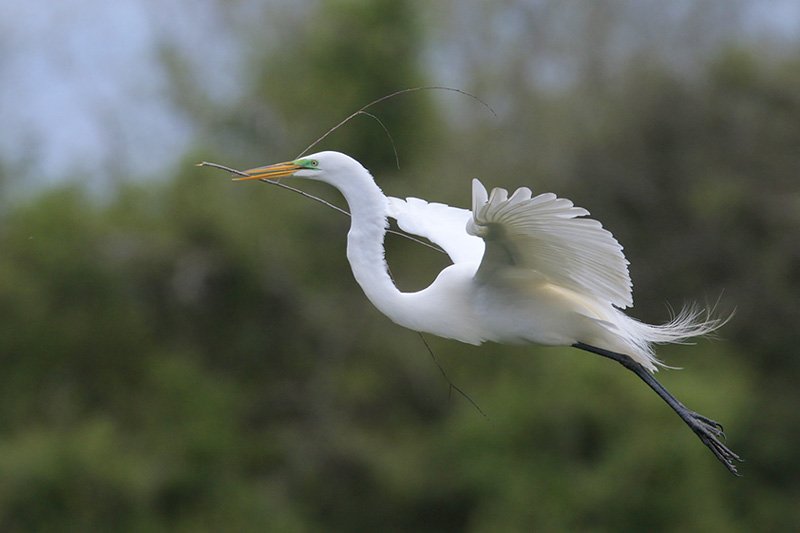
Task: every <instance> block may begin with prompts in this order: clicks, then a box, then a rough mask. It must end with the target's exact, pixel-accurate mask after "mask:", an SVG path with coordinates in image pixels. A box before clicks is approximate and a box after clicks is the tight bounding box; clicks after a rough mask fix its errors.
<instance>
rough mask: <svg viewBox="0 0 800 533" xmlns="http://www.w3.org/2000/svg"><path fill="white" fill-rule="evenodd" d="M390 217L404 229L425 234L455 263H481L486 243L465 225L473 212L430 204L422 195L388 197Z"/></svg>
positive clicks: (416, 233)
mask: <svg viewBox="0 0 800 533" xmlns="http://www.w3.org/2000/svg"><path fill="white" fill-rule="evenodd" d="M388 200H389V213H388V214H389V216H390V217H392V218H394V219H395V220H396V221H397V225H398V227H399V228H400V229H402V230H403V231H406V232H408V233H412V234H414V235H419V236H420V237H425V238H426V239H428V240H429V241H431V242H433V243H435V244H437V245H439V246H440V247H441V248H442V249H443V250H444V251H445V252H447V255H449V256H450V259H451V260H452V261H453V263H460V262H464V261H473V262H476V263H477V262H479V261H480V260H481V257H483V250H484V244H483V241H482V240H481V239H479V238H478V237H475V236H473V235H470V234H468V233H467V232H466V230H465V228H466V226H467V222H468V221H469V220H471V219H472V212H470V211H469V210H468V209H459V208H457V207H450V206H449V205H445V204H440V203H433V202H431V203H429V202H426V201H425V200H420V199H419V198H406V199H405V200H403V199H401V198H392V197H389V198H388Z"/></svg>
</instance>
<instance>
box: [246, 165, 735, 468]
mask: <svg viewBox="0 0 800 533" xmlns="http://www.w3.org/2000/svg"><path fill="white" fill-rule="evenodd" d="M246 174H247V175H246V176H243V177H239V178H236V179H238V180H251V179H262V180H263V179H266V180H276V179H280V178H285V177H289V176H292V177H296V178H304V179H309V180H316V181H321V182H324V183H328V184H330V185H332V186H334V187H336V188H337V189H338V190H339V191H340V192H341V193H342V195H343V196H344V198H345V200H346V201H347V204H348V205H349V207H350V214H351V226H350V231H349V233H348V235H347V259H348V260H349V261H350V265H351V267H352V270H353V275H354V276H355V279H356V281H357V282H358V284H359V285H360V286H361V288H362V289H363V290H364V293H365V294H366V296H367V298H369V300H370V301H371V302H372V303H373V304H374V305H375V307H377V308H378V309H379V310H380V311H381V312H383V313H384V314H385V315H386V316H388V317H389V318H390V319H391V320H392V321H394V322H395V323H397V324H399V325H401V326H404V327H406V328H409V329H412V330H415V331H420V332H426V333H432V334H434V335H439V336H440V337H445V338H449V339H455V340H458V341H462V342H466V343H470V344H480V343H483V342H486V341H493V342H500V343H537V344H545V345H552V346H574V347H576V348H580V349H581V350H585V351H588V352H592V353H595V354H597V355H601V356H603V357H607V358H609V359H613V360H615V361H617V362H619V363H620V364H622V365H623V366H624V367H625V368H627V369H628V370H630V371H632V372H633V373H635V374H636V375H637V376H639V378H641V379H642V380H643V381H644V382H645V383H647V385H649V386H650V388H652V389H653V390H654V391H655V392H656V393H657V394H658V395H659V396H660V397H661V398H662V399H663V400H664V401H665V402H666V403H667V404H668V405H669V406H670V407H671V408H672V409H673V410H674V411H675V412H676V413H677V414H678V416H680V417H681V418H682V419H683V421H684V422H686V424H687V425H688V426H689V427H690V428H691V429H692V431H694V432H695V434H696V435H697V436H698V437H699V438H700V440H701V441H702V442H703V443H704V444H705V445H706V446H708V448H709V449H710V450H711V451H712V452H713V453H714V455H715V456H716V457H717V458H718V459H719V460H720V461H721V462H722V463H723V464H724V465H725V466H726V467H727V468H728V470H730V471H731V472H732V473H734V474H735V473H736V465H735V461H738V460H739V457H738V456H737V455H736V454H735V453H734V452H732V451H731V450H730V449H728V447H727V446H725V445H724V444H723V443H722V442H721V441H720V438H722V437H723V433H722V426H721V425H720V424H718V423H717V422H715V421H713V420H711V419H709V418H706V417H704V416H702V415H700V414H698V413H695V412H694V411H691V410H690V409H688V408H686V407H685V406H684V405H683V404H681V402H679V401H678V400H677V399H676V398H675V397H674V396H672V395H671V394H670V393H669V392H668V391H667V390H666V389H665V388H664V387H663V386H662V385H661V384H660V383H659V382H658V381H657V380H656V379H655V377H654V376H653V374H652V373H653V372H654V371H655V370H656V369H657V365H659V361H658V360H657V359H656V357H655V354H654V352H653V344H661V343H676V342H683V341H685V340H687V339H689V338H691V337H695V336H698V335H704V334H706V333H709V332H711V331H713V330H714V329H716V328H717V327H719V326H720V325H721V321H719V320H715V319H712V318H709V317H707V316H706V315H703V314H701V313H700V312H699V311H698V310H695V309H691V308H686V309H684V310H683V311H682V312H681V313H679V314H678V315H677V316H676V317H675V318H674V319H673V320H672V321H670V322H669V323H667V324H662V325H650V324H645V323H643V322H640V321H638V320H636V319H633V318H631V317H629V316H627V315H626V314H625V313H623V312H622V309H624V308H626V307H630V306H631V305H632V304H633V299H632V296H631V280H630V276H629V274H628V267H627V265H628V262H627V260H626V259H625V256H624V255H623V253H622V247H621V246H620V244H619V243H618V242H617V240H616V239H615V238H614V236H613V235H611V233H610V232H608V231H607V230H606V229H604V228H603V226H602V225H601V224H600V223H599V222H597V221H596V220H592V219H590V218H585V217H586V215H588V214H589V212H588V211H586V210H585V209H582V208H580V207H575V206H574V205H573V204H572V202H570V201H569V200H566V199H563V198H558V197H556V196H555V195H554V194H551V193H545V194H539V195H537V196H533V195H532V193H531V191H530V189H528V188H525V187H523V188H520V189H517V190H516V191H515V192H514V193H513V194H512V195H510V196H509V195H508V192H507V191H506V190H504V189H499V188H496V189H492V191H491V192H490V193H487V191H486V189H485V188H484V186H483V185H482V184H481V182H480V181H478V180H473V181H472V209H471V210H468V209H459V208H455V207H450V206H447V205H444V204H439V203H429V202H426V201H424V200H420V199H417V198H407V199H405V200H402V199H400V198H391V197H387V196H385V195H384V194H383V193H382V192H381V189H380V188H379V187H378V186H377V185H376V184H375V180H374V179H373V178H372V176H371V175H370V173H369V172H368V171H367V170H366V169H365V168H364V167H363V166H362V165H361V164H360V163H358V161H356V160H354V159H352V158H351V157H349V156H347V155H344V154H341V153H338V152H320V153H318V154H313V155H309V156H306V157H303V158H301V159H297V160H295V161H289V162H285V163H278V164H275V165H270V166H266V167H259V168H255V169H252V170H248V171H247V172H246ZM389 218H393V219H395V220H396V221H397V225H398V226H399V227H400V228H401V229H402V230H404V231H406V232H408V233H411V234H415V235H419V236H421V237H424V238H426V239H428V240H430V241H431V242H433V243H435V244H437V245H438V246H439V247H441V248H442V249H443V250H444V251H445V252H446V253H447V255H448V256H449V257H450V259H451V261H452V263H453V264H451V265H449V266H448V267H446V268H445V269H444V270H442V272H441V273H440V274H439V275H438V276H437V277H436V279H435V280H434V282H433V283H431V285H430V286H429V287H427V288H426V289H423V290H421V291H418V292H401V291H400V290H399V289H398V288H397V287H396V286H395V285H394V283H393V282H392V278H391V276H390V275H389V271H388V268H387V265H386V261H385V258H384V248H383V240H384V237H385V235H386V231H387V225H388V219H389Z"/></svg>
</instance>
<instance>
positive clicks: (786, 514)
mask: <svg viewBox="0 0 800 533" xmlns="http://www.w3.org/2000/svg"><path fill="white" fill-rule="evenodd" d="M0 79H2V84H0V123H1V124H2V127H1V128H0V529H2V530H3V531H27V530H37V531H40V530H48V531H55V530H65V529H68V530H90V529H94V530H118V531H125V530H138V531H141V530H154V531H159V530H161V531H167V530H169V531H172V530H178V531H180V530H191V531H203V530H208V531H211V530H216V531H222V530H240V531H247V530H253V531H265V530H272V531H372V530H378V529H380V530H397V531H401V530H414V531H531V530H538V531H544V530H551V531H552V530H597V531H603V530H609V531H611V530H613V531H620V530H627V531H640V530H645V529H646V530H649V531H659V530H663V531H668V530H680V531H700V530H702V531H754V530H758V531H789V530H796V528H797V526H798V524H800V507H798V505H797V503H798V502H799V501H800V462H799V461H798V459H797V453H798V450H800V392H798V370H799V369H800V357H799V356H798V353H797V350H798V348H797V347H798V345H800V328H798V323H800V306H798V303H797V297H798V294H800V238H799V237H798V229H799V228H800V5H798V3H797V2H793V1H779V0H775V1H768V2H761V1H755V0H730V1H728V0H726V1H722V0H720V1H707V2H691V1H688V0H686V1H674V2H661V1H655V0H642V1H637V2H627V1H618V0H602V1H596V2H591V3H589V2H580V1H577V0H574V1H569V0H568V1H556V0H535V1H534V0H505V1H502V2H491V3H489V2H478V1H468V2H461V1H458V2H457V1H455V0H450V1H441V2H435V3H434V2H423V1H421V0H375V1H371V2H361V1H356V0H326V1H310V0H299V1H292V2H279V1H276V0H248V1H244V0H204V1H201V2H196V1H195V2H189V1H188V0H166V1H158V2H156V1H155V0H119V1H116V2H101V1H99V0H83V1H78V0H65V1H62V2H46V1H42V0H30V1H28V2H15V1H13V0H0ZM419 85H447V86H452V87H457V88H459V89H462V90H465V91H469V92H470V93H472V94H474V95H476V96H477V97H479V98H480V99H481V100H483V101H485V102H486V103H487V104H488V105H489V106H491V108H492V109H493V110H494V111H495V112H496V115H493V114H492V113H491V112H489V111H488V110H487V109H486V107H484V106H482V105H481V104H480V103H477V102H476V101H475V100H473V99H471V98H469V97H466V96H462V95H458V94H455V93H451V92H442V91H438V92H437V91H428V92H416V93H412V94H406V95H403V96H399V97H397V98H394V99H391V100H389V101H387V102H385V103H382V104H380V105H379V106H376V107H374V108H372V109H371V112H372V113H374V114H375V115H376V116H378V117H379V118H380V120H381V121H383V123H384V124H385V125H386V127H387V128H388V130H389V131H390V133H391V136H392V138H393V139H394V143H395V145H396V149H397V152H398V154H399V162H400V166H399V169H398V167H397V165H396V164H395V160H394V154H393V149H392V144H391V143H390V141H389V140H388V139H387V136H386V135H385V133H384V132H383V130H382V129H381V127H380V125H379V124H377V123H376V122H374V121H372V120H370V119H369V118H367V117H357V118H355V119H354V120H353V121H351V122H350V123H349V124H347V125H346V126H344V127H342V128H340V129H339V130H338V131H337V132H336V133H335V134H333V135H332V136H330V137H329V138H328V139H327V140H326V141H325V142H324V143H323V144H322V145H320V147H321V148H329V149H337V150H340V151H344V152H347V153H349V154H351V155H352V156H354V157H356V158H357V159H359V160H360V161H362V162H363V163H364V164H365V165H366V166H367V167H368V168H370V169H371V170H372V172H373V174H374V175H375V176H376V178H377V181H378V183H379V185H380V186H381V187H382V188H383V189H384V191H385V192H386V193H387V194H389V195H395V196H410V195H413V196H419V197H422V198H427V199H430V200H436V201H442V202H446V203H450V204H451V205H459V206H467V205H468V204H469V201H470V196H469V192H470V187H469V180H470V179H471V178H472V177H476V176H477V177H480V178H481V179H482V180H483V181H484V183H486V184H487V185H489V186H503V187H506V188H509V189H511V188H515V187H518V186H521V185H527V186H529V187H531V188H532V189H533V190H534V191H535V192H545V191H553V192H556V193H558V194H559V195H561V196H564V197H567V198H570V199H572V200H573V201H575V203H576V204H577V205H580V206H585V207H586V208H588V209H589V210H590V211H591V212H592V215H593V216H594V217H596V218H598V219H599V220H601V221H603V223H604V225H605V226H606V227H607V228H609V229H610V230H611V231H612V232H613V233H614V234H615V235H616V236H617V238H618V239H619V240H620V242H621V243H622V244H623V245H624V246H625V250H626V254H627V257H628V259H629V260H630V261H631V274H632V277H633V280H634V284H635V298H636V306H635V307H634V309H633V310H632V312H631V314H632V315H634V316H636V317H637V318H640V319H643V320H647V321H653V322H662V321H665V320H667V319H668V318H669V316H670V306H672V307H674V308H677V307H680V306H681V305H682V304H683V303H685V302H690V301H698V302H700V303H702V304H709V305H713V304H714V303H715V302H718V305H717V308H718V310H719V312H720V313H722V314H725V313H730V312H731V311H733V310H734V309H735V311H736V314H735V317H734V318H733V320H731V321H730V323H729V324H728V325H727V326H726V327H725V328H724V329H723V330H722V331H721V332H720V338H718V339H714V340H701V341H699V342H698V343H697V345H694V346H689V347H686V346H678V347H664V348H662V349H660V350H659V355H660V356H661V358H662V359H663V360H664V361H665V362H666V363H667V364H669V365H672V366H676V367H682V368H683V369H684V370H664V371H662V372H661V373H659V376H658V377H659V379H661V380H662V382H663V383H664V384H665V385H666V386H667V387H668V388H669V389H670V390H672V391H673V393H675V394H676V395H677V396H678V397H679V398H680V399H682V400H683V402H684V403H686V404H687V405H688V406H690V407H692V408H693V409H696V410H697V411H699V412H701V413H703V414H705V415H707V416H710V417H712V418H715V419H717V420H720V421H722V422H723V423H724V424H725V427H726V430H727V435H728V444H729V445H730V446H731V448H733V449H734V450H735V451H737V452H738V453H739V454H740V455H741V456H742V457H744V458H745V460H746V462H745V463H744V464H742V465H741V471H742V473H743V477H742V478H739V479H736V478H734V477H732V476H731V475H730V474H728V473H727V472H726V471H725V469H724V468H723V467H722V466H721V465H720V464H718V463H717V461H716V460H715V459H714V458H713V457H712V455H711V454H710V453H709V451H708V450H707V449H706V448H705V447H703V446H702V444H701V443H700V442H698V440H697V439H696V437H695V436H694V435H693V434H692V433H691V431H689V430H688V429H687V428H686V426H684V424H683V423H682V422H681V421H680V420H679V419H678V418H677V417H676V416H675V415H674V414H673V413H672V412H671V411H670V410H669V409H668V408H667V407H666V406H665V405H664V404H663V403H662V402H661V401H660V400H659V399H658V398H657V397H656V395H655V394H653V393H652V392H651V391H650V390H648V389H647V387H646V386H645V385H644V384H642V383H641V382H639V381H638V380H637V379H636V378H635V377H634V376H633V375H631V374H629V373H628V372H625V371H624V370H623V369H622V368H621V367H619V366H618V365H615V364H613V363H612V362H610V361H607V360H603V359H601V358H599V357H594V356H590V355H589V354H586V353H583V352H579V351H577V350H574V349H556V348H540V347H504V346H497V345H486V346H482V347H472V346H464V345H461V344H458V343H455V342H451V341H446V340H442V339H437V338H432V337H429V338H428V339H427V340H428V342H429V343H430V345H431V348H432V349H433V351H434V352H435V354H436V355H437V357H438V359H439V361H440V362H441V364H442V365H443V367H444V368H445V369H446V370H447V372H448V373H449V375H450V377H451V379H452V380H453V382H454V383H455V384H456V385H458V386H459V387H460V388H461V389H463V390H464V391H466V392H467V393H468V394H469V395H470V396H471V398H472V399H473V400H474V401H475V402H476V403H477V404H478V405H479V406H480V408H481V409H482V410H483V411H484V412H485V413H486V414H487V418H485V417H483V416H482V415H481V414H480V413H479V412H478V411H477V410H476V409H475V408H474V407H473V406H472V405H470V404H469V402H467V401H466V400H465V399H464V398H462V397H460V396H459V395H457V394H453V393H452V391H450V389H449V386H448V384H447V382H446V381H445V380H444V379H443V378H442V376H441V375H440V373H439V371H438V369H437V368H436V366H435V364H434V363H433V361H432V360H431V357H430V355H429V354H428V352H427V350H426V348H425V346H424V345H423V343H422V341H421V340H420V338H419V337H418V336H417V334H415V333H413V332H409V331H406V330H403V329H401V328H399V327H397V326H395V325H393V324H392V323H391V322H389V321H388V319H386V318H384V317H383V316H382V315H380V314H379V313H378V312H377V311H376V310H375V309H373V308H372V306H371V305H370V304H369V303H368V302H367V300H366V298H365V297H364V296H363V294H362V293H361V291H360V289H359V288H358V286H357V285H356V284H355V282H354V281H353V279H352V276H351V274H350V270H349V267H348V264H347V262H346V259H345V255H344V246H345V235H346V231H347V227H348V220H347V219H346V217H343V216H341V215H339V214H337V213H336V212H334V211H332V210H329V209H326V208H324V207H322V206H321V205H319V204H316V203H314V202H310V201H308V200H306V199H303V198H301V197H299V196H296V195H293V194H291V193H288V192H286V191H282V190H280V189H277V188H274V187H269V186H267V185H263V184H259V183H247V184H234V183H231V182H230V181H229V180H228V179H227V176H226V175H225V174H223V173H220V172H216V171H214V170H213V169H199V168H196V167H194V166H193V164H194V163H195V162H197V161H200V160H210V161H217V162H220V163H224V164H228V165H231V166H234V167H238V168H249V167H253V166H257V165H261V164H266V163H272V162H276V161H282V160H286V159H290V158H293V157H294V156H296V155H297V154H298V153H299V152H300V151H301V150H302V149H303V148H305V146H307V145H308V144H309V143H310V142H312V141H313V140H314V139H316V138H317V137H319V136H320V135H322V134H323V133H324V132H325V131H326V130H328V128H330V127H331V126H333V125H334V124H336V123H337V122H338V121H339V120H341V119H342V118H344V117H345V116H347V115H348V114H349V113H351V112H353V111H355V110H356V109H358V108H359V107H360V106H362V105H364V104H366V103H367V102H369V101H371V100H373V99H375V98H378V97H380V96H383V95H385V94H388V93H390V92H392V91H395V90H398V89H404V88H407V87H413V86H419ZM306 187H307V189H308V190H309V191H311V192H314V193H315V194H320V195H322V196H324V197H325V198H328V199H330V200H331V201H333V202H335V203H339V204H340V205H341V198H339V197H338V196H337V193H336V192H335V191H332V190H329V189H327V188H325V187H322V186H317V187H314V186H310V185H309V186H306ZM387 254H388V259H389V262H390V265H391V266H392V269H393V271H394V273H395V274H396V277H397V278H398V284H399V285H400V286H401V288H403V289H405V290H413V289H418V288H421V287H424V286H425V285H426V284H427V283H429V282H430V281H431V280H432V279H433V276H434V275H435V273H436V271H437V269H439V268H441V267H442V266H443V264H444V263H443V259H442V257H440V256H438V255H437V254H435V253H434V252H430V251H429V250H427V249H425V248H423V247H421V246H419V245H416V244H414V243H410V242H406V241H404V240H402V239H398V238H390V239H389V240H388V242H387Z"/></svg>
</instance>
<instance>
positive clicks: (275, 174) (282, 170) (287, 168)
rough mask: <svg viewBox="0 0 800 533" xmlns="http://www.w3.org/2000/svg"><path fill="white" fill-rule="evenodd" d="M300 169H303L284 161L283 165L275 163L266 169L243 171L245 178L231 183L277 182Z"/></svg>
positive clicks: (234, 179) (239, 178) (242, 177)
mask: <svg viewBox="0 0 800 533" xmlns="http://www.w3.org/2000/svg"><path fill="white" fill-rule="evenodd" d="M302 169H303V167H301V166H300V165H297V164H295V163H293V162H292V161H286V162H285V163H276V164H274V165H268V166H266V167H257V168H251V169H250V170H245V171H244V172H245V174H247V176H241V177H238V178H233V181H247V180H278V179H281V178H285V177H287V176H291V175H292V174H294V173H295V172H297V171H298V170H302Z"/></svg>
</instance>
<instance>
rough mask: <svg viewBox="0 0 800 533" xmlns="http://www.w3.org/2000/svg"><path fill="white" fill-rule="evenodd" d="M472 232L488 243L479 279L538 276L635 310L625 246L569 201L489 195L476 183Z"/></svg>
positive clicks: (521, 193) (524, 191)
mask: <svg viewBox="0 0 800 533" xmlns="http://www.w3.org/2000/svg"><path fill="white" fill-rule="evenodd" d="M472 184H473V187H472V217H471V218H470V219H469V220H468V221H467V232H468V233H469V234H470V235H475V236H478V237H481V238H482V239H483V240H484V241H485V242H486V246H487V249H486V253H485V254H484V256H483V260H482V262H481V266H480V268H479V270H478V276H482V275H486V276H492V275H494V273H496V272H497V271H498V269H503V268H513V269H521V270H523V271H524V270H528V271H532V272H531V273H534V272H535V273H536V275H537V276H544V278H545V279H547V280H549V281H550V282H551V283H554V284H556V285H560V286H562V287H566V288H569V289H572V290H575V291H578V292H581V293H588V294H591V295H593V296H595V297H597V298H600V299H603V300H605V301H608V302H610V303H612V304H614V305H615V306H617V307H620V308H624V307H630V306H631V305H633V299H632V296H631V288H632V286H631V280H630V275H629V274H628V261H627V260H626V259H625V255H624V254H623V252H622V246H621V245H620V244H619V242H617V240H616V239H615V238H614V236H613V235H612V234H611V233H610V232H609V231H608V230H606V229H605V228H603V226H602V224H600V222H598V221H596V220H593V219H590V218H581V217H585V216H587V215H588V214H589V212H588V211H587V210H586V209H583V208H582V207H576V206H574V205H573V204H572V202H571V201H569V200H567V199H565V198H558V197H557V196H556V195H555V194H552V193H544V194H539V195H537V196H532V193H531V191H530V189H528V188H526V187H523V188H520V189H517V190H516V191H515V192H514V193H513V194H512V195H511V196H510V197H509V195H508V191H506V190H505V189H500V188H496V189H493V190H492V192H491V194H487V192H486V189H485V188H484V187H483V185H482V184H481V182H480V181H478V180H477V179H476V180H473V182H472Z"/></svg>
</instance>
